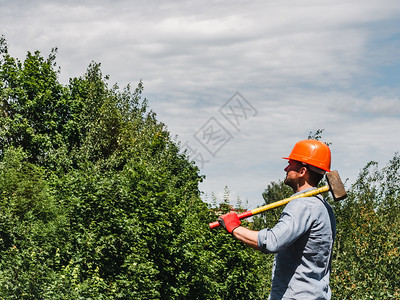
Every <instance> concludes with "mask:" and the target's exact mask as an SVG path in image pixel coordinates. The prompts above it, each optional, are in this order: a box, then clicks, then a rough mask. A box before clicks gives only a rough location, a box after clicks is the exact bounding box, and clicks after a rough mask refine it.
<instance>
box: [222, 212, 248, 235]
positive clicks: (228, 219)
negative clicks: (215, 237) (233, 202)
mask: <svg viewBox="0 0 400 300" xmlns="http://www.w3.org/2000/svg"><path fill="white" fill-rule="evenodd" d="M218 222H219V224H221V226H222V227H224V229H225V230H226V231H228V232H229V233H232V232H233V230H234V229H235V228H237V227H239V226H240V224H242V223H241V222H240V220H239V218H238V215H237V214H236V213H234V212H231V213H229V214H225V215H222V216H220V217H219V218H218Z"/></svg>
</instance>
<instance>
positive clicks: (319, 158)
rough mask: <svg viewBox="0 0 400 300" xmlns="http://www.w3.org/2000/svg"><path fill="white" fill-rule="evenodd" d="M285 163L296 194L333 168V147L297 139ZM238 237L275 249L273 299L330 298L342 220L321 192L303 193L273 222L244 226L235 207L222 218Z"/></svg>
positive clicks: (255, 245)
mask: <svg viewBox="0 0 400 300" xmlns="http://www.w3.org/2000/svg"><path fill="white" fill-rule="evenodd" d="M284 159H288V163H289V164H288V166H287V167H286V168H285V172H286V178H285V181H284V182H285V184H287V185H288V186H290V187H291V188H292V189H293V192H294V193H295V194H297V193H302V192H306V191H308V190H311V189H314V188H316V187H317V185H318V183H319V181H320V180H321V179H322V178H323V176H324V174H325V172H330V164H331V153H330V149H329V147H328V146H327V145H326V144H324V143H322V142H320V141H316V140H304V141H300V142H298V143H296V145H295V146H294V147H293V150H292V152H291V153H290V155H289V157H284ZM218 221H219V222H220V224H221V225H222V226H223V227H224V228H225V229H226V230H227V231H228V232H229V233H231V234H232V235H233V236H234V237H235V238H236V239H238V240H240V241H242V242H244V243H245V244H247V245H248V246H250V247H252V248H254V249H256V250H260V251H262V252H264V253H275V259H274V265H273V271H272V286H271V293H270V296H269V299H271V300H273V299H330V298H331V290H330V287H329V275H330V271H331V259H332V249H333V243H334V239H335V235H336V222H335V217H334V214H333V210H332V208H331V206H330V205H329V204H328V203H327V202H326V201H325V200H324V199H323V197H322V196H321V195H317V196H313V197H303V198H297V199H294V200H292V201H290V202H289V203H288V204H287V205H286V207H285V208H284V210H283V212H282V215H281V217H280V219H279V221H278V223H277V224H276V225H275V226H274V227H273V228H265V229H262V230H260V231H253V230H250V229H247V228H245V227H242V226H240V224H241V222H240V220H239V219H238V217H237V214H235V213H229V214H226V215H223V216H221V217H220V218H218Z"/></svg>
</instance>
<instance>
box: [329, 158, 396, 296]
mask: <svg viewBox="0 0 400 300" xmlns="http://www.w3.org/2000/svg"><path fill="white" fill-rule="evenodd" d="M399 170H400V157H399V155H398V154H396V155H395V156H394V158H393V159H392V160H391V161H390V162H389V164H388V165H387V166H386V167H385V168H383V169H382V170H379V169H378V164H377V163H375V162H370V163H369V164H367V165H366V166H365V168H364V169H363V170H361V172H360V175H359V177H358V179H357V181H356V182H355V183H354V184H353V185H352V186H351V188H350V189H349V191H348V194H349V196H348V198H347V199H346V200H344V201H343V202H339V203H336V205H335V213H336V216H337V223H338V235H337V239H336V245H335V246H336V248H335V249H336V251H335V257H334V260H333V273H332V277H331V280H332V286H333V293H334V294H335V295H336V296H337V297H338V299H366V298H373V299H390V298H392V299H398V298H399V297H400V289H399V286H400V281H399V278H400V277H399V268H400V252H399V245H400V240H399V236H398V233H399V232H400V226H399V224H400V223H399V221H400V214H399V213H400V211H399V208H400V172H399Z"/></svg>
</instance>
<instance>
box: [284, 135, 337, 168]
mask: <svg viewBox="0 0 400 300" xmlns="http://www.w3.org/2000/svg"><path fill="white" fill-rule="evenodd" d="M283 158H284V159H293V160H297V161H300V162H303V163H306V164H308V165H311V166H314V167H317V168H319V169H322V170H324V171H326V172H330V171H331V170H330V168H331V150H330V149H329V147H328V145H326V144H325V143H323V142H320V141H317V140H304V141H300V142H297V143H296V144H295V145H294V147H293V150H292V152H291V153H290V155H289V157H283Z"/></svg>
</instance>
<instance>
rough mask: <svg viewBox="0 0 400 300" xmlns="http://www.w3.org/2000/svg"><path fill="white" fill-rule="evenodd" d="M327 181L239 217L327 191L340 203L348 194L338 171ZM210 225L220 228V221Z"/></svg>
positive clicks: (329, 175)
mask: <svg viewBox="0 0 400 300" xmlns="http://www.w3.org/2000/svg"><path fill="white" fill-rule="evenodd" d="M326 180H327V181H328V184H327V185H325V186H322V187H320V188H317V189H314V190H311V191H308V192H304V193H301V194H297V195H294V196H292V197H289V198H285V199H282V200H279V201H276V202H274V203H270V204H267V205H264V206H261V207H258V208H255V209H252V210H248V211H245V212H243V213H241V214H238V217H239V219H240V220H241V219H245V218H248V217H251V216H254V215H256V214H259V213H262V212H264V211H267V210H271V209H274V208H276V207H279V206H282V205H285V204H287V203H288V202H290V201H292V200H293V199H297V198H302V197H312V196H315V195H318V194H321V193H324V192H327V191H330V192H331V193H332V196H333V199H334V200H335V201H339V200H342V199H344V198H346V196H347V193H346V190H345V189H344V185H343V182H342V180H341V179H340V176H339V173H338V171H331V172H329V173H327V174H326ZM209 225H210V229H214V228H216V227H218V226H219V223H218V221H216V222H213V223H210V224H209Z"/></svg>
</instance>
